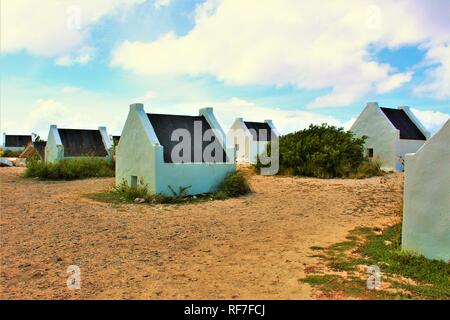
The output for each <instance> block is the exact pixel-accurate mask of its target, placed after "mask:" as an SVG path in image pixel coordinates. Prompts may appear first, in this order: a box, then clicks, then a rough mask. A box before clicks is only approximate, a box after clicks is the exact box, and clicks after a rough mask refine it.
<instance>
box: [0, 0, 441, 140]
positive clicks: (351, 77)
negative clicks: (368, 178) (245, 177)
mask: <svg viewBox="0 0 450 320" xmlns="http://www.w3.org/2000/svg"><path fill="white" fill-rule="evenodd" d="M31 3H32V1H30V0H17V1H11V2H7V1H2V2H1V5H2V8H1V9H2V10H1V11H2V22H1V23H2V26H1V27H2V31H1V32H2V37H1V55H0V63H1V70H2V71H1V94H0V102H1V110H0V112H1V119H0V125H1V128H2V131H6V132H9V133H17V134H25V133H30V132H37V133H38V134H40V135H41V136H42V137H46V135H47V133H48V126H49V125H50V124H53V123H54V124H58V126H61V127H72V128H74V127H81V128H95V127H98V126H100V125H106V126H107V127H108V129H109V131H110V133H111V134H120V131H121V128H122V126H123V123H124V121H125V118H126V114H127V112H128V106H129V105H130V104H131V103H134V102H143V103H144V104H145V108H146V110H147V111H148V112H161V113H162V112H164V113H185V114H195V113H196V112H197V109H198V108H201V107H205V106H212V107H214V110H215V112H216V115H217V117H218V118H219V121H221V123H222V125H223V126H224V127H225V128H226V127H228V126H229V125H230V124H231V122H232V121H233V119H234V118H235V117H244V118H246V119H248V120H254V121H262V120H264V119H269V118H271V119H272V120H274V122H275V124H276V125H277V126H278V127H279V129H280V131H281V132H283V133H287V132H290V131H294V130H298V129H302V128H304V127H306V126H308V125H309V124H310V123H323V122H328V123H330V124H333V125H339V126H345V127H347V128H348V127H349V125H350V124H351V122H352V120H354V119H355V117H357V116H358V114H359V113H360V112H361V110H362V109H363V107H364V106H365V104H366V103H367V102H369V101H378V102H379V104H380V105H382V106H386V107H396V106H400V105H402V106H403V105H407V106H410V107H412V108H413V112H415V114H416V115H417V117H418V118H419V119H420V120H421V121H422V122H423V123H424V125H425V126H426V127H427V128H428V129H429V130H430V131H432V132H435V131H436V130H437V129H438V128H439V127H440V126H441V125H442V124H443V123H444V122H445V121H446V120H447V119H448V117H449V114H450V46H449V44H450V22H449V21H450V3H449V2H447V1H440V0H431V1H428V2H427V5H424V3H423V1H398V2H396V3H392V1H384V0H382V1H377V2H372V1H360V0H358V1H352V0H350V1H343V2H336V1H320V3H317V4H316V3H314V4H313V3H311V2H310V1H298V0H295V1H294V0H282V1H267V2H265V3H264V5H261V3H260V2H257V1H252V0H247V1H220V0H208V1H200V0H198V1H187V0H157V1H156V0H147V1H144V0H115V1H105V0H97V1H87V0H78V1H71V0H67V1H54V0H45V1H42V4H41V5H40V7H39V8H33V10H30V7H31V6H32V5H31ZM374 3H375V4H374ZM399 18H401V19H400V20H402V24H401V25H399V24H398V23H397V22H396V21H398V20H399ZM17 21H21V24H20V25H17Z"/></svg>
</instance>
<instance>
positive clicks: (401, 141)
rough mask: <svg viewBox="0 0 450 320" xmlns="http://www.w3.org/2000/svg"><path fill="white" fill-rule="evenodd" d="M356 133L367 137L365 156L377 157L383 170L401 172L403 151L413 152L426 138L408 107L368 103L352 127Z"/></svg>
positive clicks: (404, 152) (426, 133)
mask: <svg viewBox="0 0 450 320" xmlns="http://www.w3.org/2000/svg"><path fill="white" fill-rule="evenodd" d="M350 131H352V132H353V133H354V134H355V136H357V137H361V136H367V140H366V143H365V155H366V157H368V158H379V159H380V160H381V162H382V168H383V169H385V170H393V171H398V172H401V171H403V166H404V159H405V154H407V153H413V152H416V151H417V150H419V148H420V147H421V146H422V145H423V144H424V143H425V141H426V140H427V139H428V138H429V136H430V134H429V133H428V131H426V130H425V128H424V127H423V125H422V124H421V123H420V121H419V120H418V119H417V118H416V117H415V116H414V114H413V113H412V112H411V111H410V109H409V108H408V107H399V108H398V109H391V108H380V107H379V106H378V103H376V102H372V103H368V104H367V106H366V107H365V108H364V110H363V111H362V112H361V114H360V115H359V117H358V118H357V119H356V121H355V123H354V124H353V126H352V127H351V129H350Z"/></svg>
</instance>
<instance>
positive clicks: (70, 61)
mask: <svg viewBox="0 0 450 320" xmlns="http://www.w3.org/2000/svg"><path fill="white" fill-rule="evenodd" d="M94 52H95V50H94V48H91V47H83V48H81V49H80V50H78V52H77V54H76V55H72V54H66V55H63V56H61V57H59V58H57V59H56V61H55V63H56V64H57V65H59V66H64V67H70V66H73V65H75V64H79V65H85V64H87V63H88V62H89V61H91V60H92V58H93V56H94Z"/></svg>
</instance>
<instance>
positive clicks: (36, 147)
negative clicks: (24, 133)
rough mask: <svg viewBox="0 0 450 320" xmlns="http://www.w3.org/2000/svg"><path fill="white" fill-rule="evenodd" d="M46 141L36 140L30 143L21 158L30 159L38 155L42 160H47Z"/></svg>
mask: <svg viewBox="0 0 450 320" xmlns="http://www.w3.org/2000/svg"><path fill="white" fill-rule="evenodd" d="M46 144H47V142H46V141H34V142H33V143H31V144H29V145H28V146H27V147H26V148H25V150H23V151H22V153H21V154H20V156H19V158H25V159H30V158H32V157H34V156H36V157H38V158H39V159H40V160H45V145H46Z"/></svg>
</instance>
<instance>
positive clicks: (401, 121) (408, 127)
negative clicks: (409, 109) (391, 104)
mask: <svg viewBox="0 0 450 320" xmlns="http://www.w3.org/2000/svg"><path fill="white" fill-rule="evenodd" d="M381 111H383V113H384V114H385V115H386V117H387V118H388V119H389V121H390V122H391V123H392V124H393V125H394V127H396V128H397V129H398V130H400V139H408V140H427V138H426V137H425V136H424V134H423V133H422V131H420V130H419V128H417V126H416V125H415V124H414V122H412V120H411V119H410V118H409V116H408V115H407V114H406V112H405V111H404V110H402V109H391V108H381Z"/></svg>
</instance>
